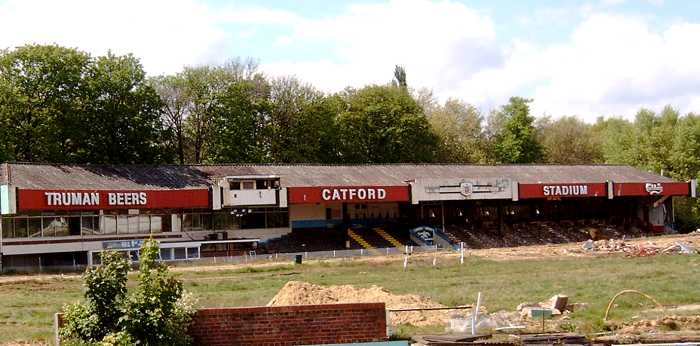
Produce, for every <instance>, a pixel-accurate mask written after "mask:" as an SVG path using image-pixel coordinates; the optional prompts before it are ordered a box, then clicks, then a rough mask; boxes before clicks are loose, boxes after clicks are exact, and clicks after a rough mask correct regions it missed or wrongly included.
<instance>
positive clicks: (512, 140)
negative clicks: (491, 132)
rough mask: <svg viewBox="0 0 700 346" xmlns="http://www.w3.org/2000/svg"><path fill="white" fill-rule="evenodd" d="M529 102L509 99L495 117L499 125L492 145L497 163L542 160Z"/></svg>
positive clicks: (514, 98) (520, 98) (521, 99)
mask: <svg viewBox="0 0 700 346" xmlns="http://www.w3.org/2000/svg"><path fill="white" fill-rule="evenodd" d="M530 102H532V100H528V99H524V98H522V97H511V98H510V101H509V102H508V104H507V105H505V106H502V107H501V109H500V110H499V111H498V112H497V114H496V115H495V116H496V117H497V119H499V120H498V121H499V122H500V124H501V125H500V129H498V130H497V131H498V132H497V133H495V136H494V144H493V150H494V155H495V157H496V160H497V161H498V162H501V163H533V162H538V161H541V160H542V156H543V152H542V151H543V150H542V146H541V144H540V143H539V142H538V141H537V132H536V130H535V127H534V125H533V123H534V121H535V119H534V117H532V116H530V106H529V105H528V104H529V103H530Z"/></svg>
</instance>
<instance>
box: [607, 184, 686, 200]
mask: <svg viewBox="0 0 700 346" xmlns="http://www.w3.org/2000/svg"><path fill="white" fill-rule="evenodd" d="M613 193H614V194H615V197H617V196H690V193H691V191H690V183H679V182H669V183H660V182H653V181H652V182H644V183H614V184H613Z"/></svg>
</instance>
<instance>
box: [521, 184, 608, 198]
mask: <svg viewBox="0 0 700 346" xmlns="http://www.w3.org/2000/svg"><path fill="white" fill-rule="evenodd" d="M605 196H607V189H606V184H605V183H580V184H570V183H567V184H518V198H520V199H526V198H570V197H605Z"/></svg>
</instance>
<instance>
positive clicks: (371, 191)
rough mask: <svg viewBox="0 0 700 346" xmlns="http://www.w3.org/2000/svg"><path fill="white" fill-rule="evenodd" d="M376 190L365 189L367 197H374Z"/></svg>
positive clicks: (371, 198) (370, 198)
mask: <svg viewBox="0 0 700 346" xmlns="http://www.w3.org/2000/svg"><path fill="white" fill-rule="evenodd" d="M376 195H377V191H376V190H375V189H367V199H369V200H373V199H374V198H376Z"/></svg>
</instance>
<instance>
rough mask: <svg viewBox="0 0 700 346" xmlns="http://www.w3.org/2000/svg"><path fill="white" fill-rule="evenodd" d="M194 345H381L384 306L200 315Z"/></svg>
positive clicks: (207, 312) (216, 311) (206, 311)
mask: <svg viewBox="0 0 700 346" xmlns="http://www.w3.org/2000/svg"><path fill="white" fill-rule="evenodd" d="M189 334H190V335H191V336H192V337H194V339H195V343H196V344H199V345H305V344H330V343H349V342H371V341H383V340H386V312H385V308H384V303H371V304H330V305H304V306H277V307H252V308H218V309H201V310H199V311H198V312H197V314H196V315H195V317H194V320H193V324H192V325H191V326H190V329H189Z"/></svg>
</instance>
